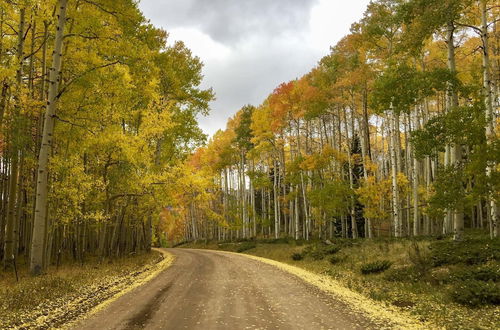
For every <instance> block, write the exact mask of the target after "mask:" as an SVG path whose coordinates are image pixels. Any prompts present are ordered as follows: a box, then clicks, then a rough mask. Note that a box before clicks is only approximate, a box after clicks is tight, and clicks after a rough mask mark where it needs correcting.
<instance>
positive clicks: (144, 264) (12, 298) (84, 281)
mask: <svg viewBox="0 0 500 330" xmlns="http://www.w3.org/2000/svg"><path fill="white" fill-rule="evenodd" d="M170 262H171V257H170V256H169V255H164V254H163V253H160V252H159V251H152V252H151V253H147V254H140V255H134V256H128V257H123V258H116V259H112V260H104V261H103V262H99V260H98V259H97V258H88V260H86V261H85V263H84V264H83V265H81V264H79V263H72V262H69V261H68V262H64V263H62V265H61V266H60V267H57V268H56V267H55V266H53V267H51V268H50V269H49V271H48V272H47V274H46V275H42V276H39V277H35V278H33V277H31V276H30V275H29V274H28V268H27V266H26V265H23V264H21V265H19V268H20V269H19V281H16V277H15V275H14V272H13V271H10V272H6V271H0V328H1V329H9V328H16V329H17V328H22V329H49V328H59V327H63V326H65V325H67V324H68V323H69V322H72V321H75V320H77V319H78V318H79V317H80V316H83V315H84V314H86V313H88V312H89V311H91V310H93V309H94V308H96V306H99V307H101V305H100V304H101V303H102V302H105V301H106V302H107V301H108V300H109V299H111V298H115V297H117V296H120V295H122V294H123V293H125V292H127V291H129V290H131V289H132V288H134V287H136V286H138V285H140V284H142V283H144V282H146V281H148V280H150V279H151V278H152V277H154V276H156V275H157V274H158V273H159V272H160V271H161V270H163V269H165V268H166V267H167V266H168V265H169V264H170Z"/></svg>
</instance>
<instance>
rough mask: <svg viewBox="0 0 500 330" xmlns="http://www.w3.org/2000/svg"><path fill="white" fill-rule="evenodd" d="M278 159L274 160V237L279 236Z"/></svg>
mask: <svg viewBox="0 0 500 330" xmlns="http://www.w3.org/2000/svg"><path fill="white" fill-rule="evenodd" d="M276 163H277V162H276V161H274V173H273V176H274V178H273V202H274V238H276V239H277V238H279V215H278V212H279V210H278V192H277V190H278V171H277V169H276Z"/></svg>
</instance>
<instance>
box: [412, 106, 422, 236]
mask: <svg viewBox="0 0 500 330" xmlns="http://www.w3.org/2000/svg"><path fill="white" fill-rule="evenodd" d="M413 120H414V121H413V129H414V130H418V129H419V121H418V111H415V113H414V117H413ZM412 149H413V148H412ZM411 154H412V158H413V168H412V179H413V182H412V183H413V185H412V193H413V236H418V235H420V212H419V211H420V210H419V205H418V204H419V199H418V180H419V169H420V164H419V161H418V159H417V157H415V150H412V153H411Z"/></svg>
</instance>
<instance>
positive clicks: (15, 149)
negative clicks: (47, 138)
mask: <svg viewBox="0 0 500 330" xmlns="http://www.w3.org/2000/svg"><path fill="white" fill-rule="evenodd" d="M25 13H26V8H25V7H22V8H21V9H20V12H19V28H18V43H17V55H16V57H17V61H18V63H17V65H18V68H17V74H16V93H15V105H14V113H13V126H14V127H13V142H12V150H11V152H12V154H11V164H10V188H9V203H8V209H7V223H6V226H5V258H4V261H5V265H4V266H5V267H7V266H8V265H9V264H11V263H12V262H13V261H14V257H15V256H14V253H15V252H14V248H15V239H16V238H15V228H16V227H17V224H16V208H17V207H18V205H17V194H18V192H19V191H18V188H19V185H18V181H19V156H20V155H19V144H20V138H19V137H20V135H21V131H20V127H19V126H20V116H21V98H22V95H21V94H22V78H23V60H24V25H25Z"/></svg>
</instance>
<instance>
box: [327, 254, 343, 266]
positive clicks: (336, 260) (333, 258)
mask: <svg viewBox="0 0 500 330" xmlns="http://www.w3.org/2000/svg"><path fill="white" fill-rule="evenodd" d="M328 261H330V263H331V264H332V265H335V264H338V263H341V262H342V261H344V259H343V258H340V257H338V256H331V257H330V258H329V259H328Z"/></svg>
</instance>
